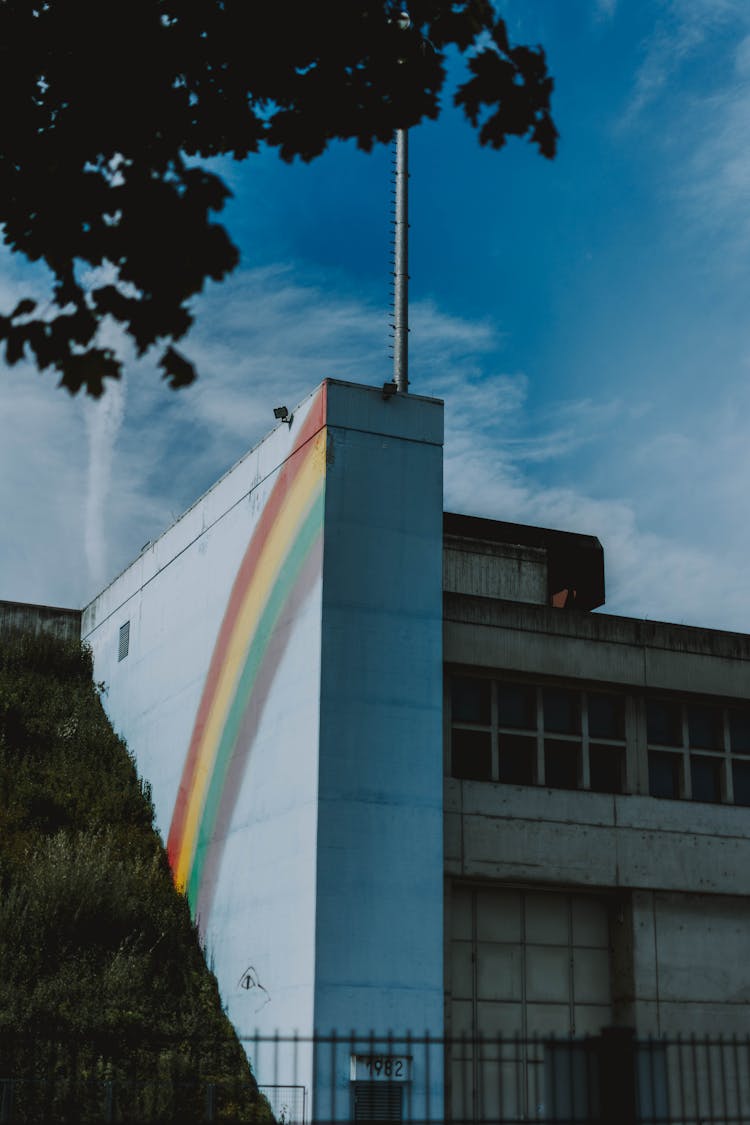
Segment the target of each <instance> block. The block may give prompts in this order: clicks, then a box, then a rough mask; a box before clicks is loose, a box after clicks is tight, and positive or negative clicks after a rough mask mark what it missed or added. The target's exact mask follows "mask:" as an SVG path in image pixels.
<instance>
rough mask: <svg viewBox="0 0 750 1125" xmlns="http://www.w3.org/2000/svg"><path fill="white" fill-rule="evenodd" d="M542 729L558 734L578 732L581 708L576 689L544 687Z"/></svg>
mask: <svg viewBox="0 0 750 1125" xmlns="http://www.w3.org/2000/svg"><path fill="white" fill-rule="evenodd" d="M543 694H544V729H545V730H554V731H557V732H558V734H578V732H579V731H580V729H581V708H580V703H579V699H580V697H579V695H578V692H577V691H565V690H564V689H563V688H545V689H544V693H543Z"/></svg>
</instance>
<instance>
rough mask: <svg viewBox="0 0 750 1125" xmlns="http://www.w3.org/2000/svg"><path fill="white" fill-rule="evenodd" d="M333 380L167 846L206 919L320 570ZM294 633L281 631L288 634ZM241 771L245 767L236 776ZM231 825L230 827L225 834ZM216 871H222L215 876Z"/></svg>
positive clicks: (279, 503) (250, 564)
mask: <svg viewBox="0 0 750 1125" xmlns="http://www.w3.org/2000/svg"><path fill="white" fill-rule="evenodd" d="M325 391H326V387H325V384H324V385H323V386H322V387H321V388H320V390H319V391H318V393H317V395H316V397H315V398H314V399H313V401H312V403H311V405H310V408H309V411H308V414H307V417H306V418H305V421H304V423H303V426H302V428H301V430H300V433H299V435H298V437H297V440H296V442H295V445H294V448H293V450H292V453H291V454H290V456H289V458H288V459H287V461H285V463H284V465H283V466H282V468H281V469H280V471H279V475H278V477H277V480H276V482H275V484H274V486H273V488H272V490H271V494H270V496H269V497H268V500H267V501H266V504H265V506H264V508H263V511H262V513H261V515H260V518H259V520H258V523H257V525H256V528H255V531H254V533H253V535H252V538H251V540H250V543H249V544H248V547H247V550H246V552H245V555H244V558H243V559H242V562H241V564H240V568H239V570H238V572H237V577H236V578H235V581H234V585H233V587H232V592H231V594H230V597H229V601H228V603H227V608H226V611H225V613H224V619H223V621H222V624H221V628H220V630H219V634H218V637H217V640H216V644H215V646H214V651H213V655H212V657H211V663H210V665H209V669H208V674H207V676H206V681H205V684H204V687H203V693H202V696H201V701H200V705H199V707H198V712H197V715H196V719H195V724H194V727H193V734H192V737H191V740H190V746H189V748H188V752H187V757H186V760H185V765H184V768H183V772H182V779H181V782H180V787H179V790H178V793H177V799H176V801H175V807H174V812H173V814H172V824H171V827H170V830H169V837H168V840H167V854H168V856H169V862H170V865H171V867H172V874H173V877H174V880H175V884H176V885H177V887H178V889H179V890H181V891H183V892H184V893H186V894H187V897H188V901H189V903H190V908H191V912H192V913H193V917H196V916H197V915H200V916H201V920H202V922H203V923H204V924H205V922H206V920H207V910H206V908H207V907H208V908H209V909H210V903H211V900H212V898H213V887H205V886H204V879H205V876H206V873H207V870H210V871H211V872H212V873H213V874H214V875H215V874H216V871H217V869H218V860H219V859H220V855H217V851H218V852H220V850H221V848H222V840H221V839H217V838H216V837H217V833H216V828H217V823H218V824H221V823H222V822H226V820H227V814H228V811H229V810H230V809H231V808H233V806H234V799H235V798H236V788H235V789H234V791H233V793H231V794H227V793H226V792H225V789H226V788H227V785H226V783H227V778H228V776H229V775H230V774H234V775H237V774H238V773H239V774H241V773H242V772H243V770H244V764H245V762H246V759H247V756H248V754H249V752H250V748H251V745H252V741H253V738H254V725H255V724H254V723H251V722H249V721H248V720H249V718H250V717H253V718H255V719H256V720H257V718H258V717H259V715H260V713H261V712H262V708H263V705H264V703H265V699H266V696H267V694H268V690H269V689H270V686H271V683H272V682H273V677H274V675H275V671H276V667H277V665H278V652H277V654H276V656H274V655H273V651H274V648H276V649H278V647H279V645H278V644H275V645H274V644H272V643H271V642H272V640H273V639H274V638H275V637H278V634H279V631H280V628H281V625H282V621H285V622H286V631H287V632H288V621H287V615H285V614H284V610H285V608H287V609H288V608H290V607H291V606H293V605H294V606H296V604H298V602H299V600H300V596H301V594H302V592H303V591H304V590H306V589H307V588H309V586H310V585H311V581H314V579H315V577H316V575H319V573H320V558H321V552H320V550H319V549H316V548H319V546H320V541H321V538H322V528H323V504H324V484H325V467H326V431H325V428H324V427H325V405H326V403H325V397H326V396H325ZM284 643H285V639H284V638H281V644H282V645H283V644H284ZM235 780H237V777H236V776H235ZM219 835H221V834H219ZM212 881H213V880H212Z"/></svg>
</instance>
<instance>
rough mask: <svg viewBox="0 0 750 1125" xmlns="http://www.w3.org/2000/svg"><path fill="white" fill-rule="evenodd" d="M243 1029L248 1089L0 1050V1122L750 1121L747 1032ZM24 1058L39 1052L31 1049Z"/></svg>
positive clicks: (566, 1124) (102, 1061)
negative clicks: (31, 1063) (250, 1078)
mask: <svg viewBox="0 0 750 1125" xmlns="http://www.w3.org/2000/svg"><path fill="white" fill-rule="evenodd" d="M242 1038H243V1045H244V1047H245V1049H246V1051H247V1053H248V1055H249V1058H250V1061H251V1064H252V1067H253V1071H254V1074H255V1075H256V1077H257V1080H258V1083H259V1086H258V1088H257V1089H256V1087H255V1086H254V1085H252V1084H249V1083H246V1084H243V1083H241V1082H221V1081H213V1080H212V1079H211V1077H210V1075H205V1074H203V1075H200V1074H197V1073H196V1074H195V1076H194V1077H193V1079H191V1078H190V1077H186V1076H185V1072H184V1070H183V1071H181V1072H180V1074H179V1077H178V1076H177V1075H175V1074H172V1075H171V1076H170V1075H168V1074H166V1073H165V1072H164V1069H163V1066H161V1067H160V1062H159V1059H158V1057H154V1059H153V1062H152V1066H151V1067H150V1068H148V1072H146V1068H144V1065H143V1057H142V1055H141V1056H140V1057H139V1066H140V1070H139V1073H138V1074H137V1075H135V1074H132V1076H131V1077H128V1065H127V1059H125V1058H118V1059H116V1060H115V1059H112V1058H109V1059H106V1058H103V1057H100V1058H98V1059H95V1058H94V1056H93V1055H92V1053H91V1051H90V1050H89V1052H88V1053H86V1054H85V1059H86V1062H85V1065H84V1064H82V1065H81V1066H79V1067H78V1069H75V1068H71V1067H70V1066H69V1067H67V1068H66V1067H63V1066H59V1065H58V1066H56V1067H55V1068H54V1070H53V1071H50V1070H48V1069H45V1067H44V1066H41V1067H40V1066H36V1067H35V1068H34V1069H33V1073H32V1072H31V1071H30V1070H29V1069H28V1068H26V1070H25V1073H23V1074H19V1073H16V1074H14V1073H11V1072H9V1071H8V1070H7V1069H4V1068H3V1059H2V1056H1V1055H0V1123H5V1122H8V1123H11V1122H14V1123H18V1125H23V1123H32V1122H47V1121H61V1122H62V1121H64V1122H70V1123H71V1125H72V1123H80V1125H98V1123H99V1122H121V1123H130V1122H133V1123H135V1122H143V1123H144V1125H145V1123H153V1125H157V1123H163V1125H167V1123H171V1122H179V1123H180V1125H183V1123H185V1125H188V1123H190V1122H203V1121H216V1122H224V1123H227V1125H229V1123H234V1122H237V1123H240V1122H249V1121H261V1120H266V1121H277V1122H279V1123H283V1125H313V1123H323V1122H334V1121H335V1122H347V1121H369V1122H375V1121H404V1122H412V1123H418V1122H423V1123H427V1122H441V1121H447V1122H455V1123H462V1122H484V1123H490V1122H495V1123H497V1125H520V1123H521V1122H535V1121H539V1122H542V1121H544V1122H550V1123H552V1122H554V1123H556V1125H599V1123H601V1125H604V1123H606V1125H750V1038H748V1037H738V1036H733V1037H700V1036H684V1037H676V1038H663V1037H658V1038H657V1037H650V1038H643V1037H640V1038H639V1037H637V1036H636V1035H635V1034H634V1033H633V1032H632V1031H631V1030H629V1029H624V1028H609V1029H606V1030H605V1031H603V1033H602V1034H601V1035H598V1036H591V1037H586V1038H568V1039H562V1038H557V1039H555V1038H551V1037H541V1036H539V1037H533V1038H526V1037H520V1036H510V1037H500V1036H495V1037H492V1036H483V1037H476V1038H474V1037H468V1036H460V1037H455V1038H444V1037H439V1036H433V1035H429V1034H424V1035H412V1034H410V1033H406V1034H404V1035H395V1034H385V1035H377V1034H375V1033H374V1032H373V1033H369V1034H367V1035H360V1034H356V1033H354V1032H350V1033H347V1034H340V1033H336V1032H331V1033H329V1034H320V1035H315V1036H310V1037H305V1036H300V1035H288V1036H285V1035H273V1036H267V1035H261V1034H257V1035H253V1036H246V1037H242ZM89 1047H90V1045H89ZM175 1049H176V1048H175V1045H172V1056H174V1052H175ZM20 1057H21V1056H19V1055H18V1054H16V1061H18V1059H19V1058H20ZM34 1057H35V1058H36V1059H42V1060H43V1059H45V1058H49V1057H50V1055H49V1052H45V1051H44V1050H43V1049H42V1050H38V1051H37V1052H36V1054H35V1056H34ZM78 1057H81V1058H83V1057H84V1055H83V1054H80V1055H79V1056H78ZM259 1093H260V1096H259Z"/></svg>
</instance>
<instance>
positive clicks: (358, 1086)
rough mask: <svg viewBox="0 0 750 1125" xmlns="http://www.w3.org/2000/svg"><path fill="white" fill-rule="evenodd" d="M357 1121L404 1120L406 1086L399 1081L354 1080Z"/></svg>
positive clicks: (355, 1117) (355, 1115) (355, 1118)
mask: <svg viewBox="0 0 750 1125" xmlns="http://www.w3.org/2000/svg"><path fill="white" fill-rule="evenodd" d="M352 1086H353V1088H354V1120H355V1121H403V1115H404V1087H403V1084H402V1083H398V1082H353V1083H352Z"/></svg>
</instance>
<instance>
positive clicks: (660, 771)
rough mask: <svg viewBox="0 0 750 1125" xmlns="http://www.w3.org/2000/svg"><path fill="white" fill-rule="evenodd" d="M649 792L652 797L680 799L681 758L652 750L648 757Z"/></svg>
mask: <svg viewBox="0 0 750 1125" xmlns="http://www.w3.org/2000/svg"><path fill="white" fill-rule="evenodd" d="M648 791H649V793H650V794H651V796H652V797H679V795H680V757H679V755H678V754H660V753H659V751H658V750H651V751H650V752H649V755H648Z"/></svg>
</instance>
